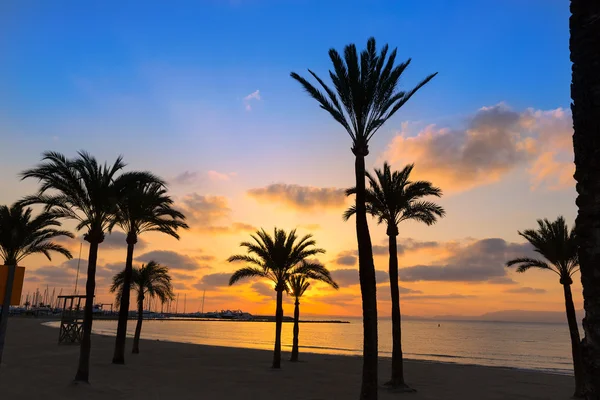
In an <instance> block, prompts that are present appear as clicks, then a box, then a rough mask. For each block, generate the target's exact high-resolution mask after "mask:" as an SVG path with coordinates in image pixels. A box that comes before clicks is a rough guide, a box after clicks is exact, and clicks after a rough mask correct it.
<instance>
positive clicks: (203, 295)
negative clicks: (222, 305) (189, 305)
mask: <svg viewBox="0 0 600 400" xmlns="http://www.w3.org/2000/svg"><path fill="white" fill-rule="evenodd" d="M205 296H206V289H204V292H203V293H202V314H204V297H205Z"/></svg>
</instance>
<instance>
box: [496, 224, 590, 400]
mask: <svg viewBox="0 0 600 400" xmlns="http://www.w3.org/2000/svg"><path fill="white" fill-rule="evenodd" d="M537 223H538V229H536V230H534V229H527V230H526V231H523V232H519V235H521V236H522V237H524V238H525V239H526V240H527V241H528V242H529V243H531V245H532V246H533V248H534V250H535V251H536V252H537V253H539V254H540V255H542V256H543V257H544V258H545V259H546V260H545V261H544V260H540V259H537V258H530V257H522V258H515V259H514V260H510V261H508V262H507V263H506V266H507V267H512V266H517V272H525V271H527V270H529V269H530V268H536V269H541V270H547V271H552V272H554V273H555V274H557V275H558V277H559V281H560V284H561V285H562V286H563V291H564V294H565V308H566V311H567V322H568V324H569V333H570V334H571V350H572V353H573V370H574V373H575V397H580V396H582V395H583V390H584V381H583V379H584V376H583V362H582V359H581V348H580V341H579V327H578V325H577V316H576V315H575V306H574V305H573V296H572V294H571V284H572V283H573V279H572V276H573V274H575V272H577V271H578V270H579V259H578V256H577V238H576V236H575V229H572V230H571V231H569V228H568V226H567V224H566V222H565V219H564V218H563V217H562V216H561V217H558V218H557V219H556V221H548V220H547V219H543V220H541V219H539V220H538V221H537Z"/></svg>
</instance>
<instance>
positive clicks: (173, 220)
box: [111, 179, 188, 364]
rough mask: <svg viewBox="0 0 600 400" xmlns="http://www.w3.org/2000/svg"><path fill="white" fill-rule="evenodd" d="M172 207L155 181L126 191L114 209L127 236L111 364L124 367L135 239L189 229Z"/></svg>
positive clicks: (173, 235) (134, 186) (117, 223)
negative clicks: (147, 233)
mask: <svg viewBox="0 0 600 400" xmlns="http://www.w3.org/2000/svg"><path fill="white" fill-rule="evenodd" d="M172 205H173V200H172V199H171V197H169V196H168V195H167V190H166V186H165V184H164V183H163V182H162V181H161V180H158V179H157V180H156V181H154V182H138V183H137V184H134V185H131V186H130V187H128V188H127V189H126V191H125V195H124V196H123V198H122V199H121V201H120V202H119V204H118V205H117V212H116V214H115V219H114V221H113V224H114V225H118V226H119V227H120V228H121V229H123V231H125V233H126V235H127V236H126V241H127V258H126V261H125V274H124V276H123V288H124V290H123V295H122V297H121V301H120V308H119V323H118V326H117V337H116V341H115V352H114V355H113V363H114V364H123V363H125V338H126V335H127V319H128V316H129V293H130V287H131V276H132V273H133V272H132V271H133V251H134V248H135V244H136V243H137V241H138V236H139V235H140V234H142V233H144V232H150V231H155V232H161V233H164V234H167V235H169V236H172V237H174V238H176V239H179V234H178V233H177V231H178V229H180V228H182V229H187V228H188V226H187V224H186V223H185V222H184V220H185V217H184V215H183V214H182V213H180V212H179V211H176V210H174V209H173V208H172ZM111 229H112V227H111Z"/></svg>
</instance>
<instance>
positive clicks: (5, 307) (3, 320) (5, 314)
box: [0, 265, 17, 364]
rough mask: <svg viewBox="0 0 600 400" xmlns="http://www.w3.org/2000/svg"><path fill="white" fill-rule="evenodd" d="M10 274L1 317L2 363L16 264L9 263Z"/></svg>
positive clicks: (0, 360)
mask: <svg viewBox="0 0 600 400" xmlns="http://www.w3.org/2000/svg"><path fill="white" fill-rule="evenodd" d="M7 267H8V275H7V277H6V290H5V291H4V301H3V302H2V316H1V317H0V364H2V354H3V353H4V343H5V342H6V331H7V330H8V313H9V312H10V298H11V296H12V290H13V284H14V281H15V271H16V269H17V266H16V265H7Z"/></svg>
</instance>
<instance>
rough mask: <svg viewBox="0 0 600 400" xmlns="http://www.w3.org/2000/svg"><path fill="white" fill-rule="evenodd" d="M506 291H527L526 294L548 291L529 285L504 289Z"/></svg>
mask: <svg viewBox="0 0 600 400" xmlns="http://www.w3.org/2000/svg"><path fill="white" fill-rule="evenodd" d="M504 292H505V293H526V294H542V293H546V289H539V288H532V287H527V286H521V287H517V288H510V289H507V290H505V291H504Z"/></svg>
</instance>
